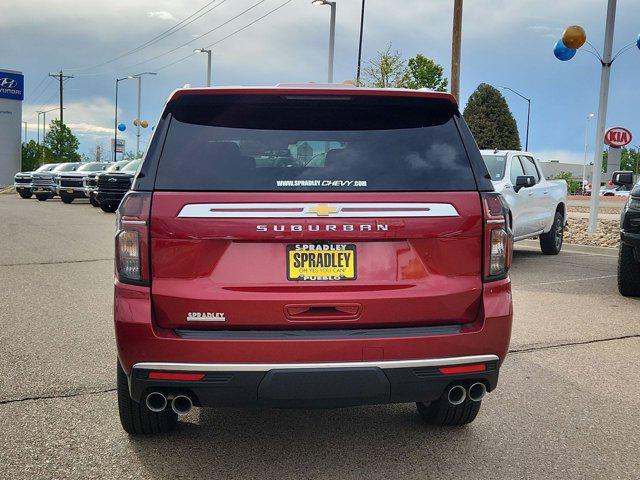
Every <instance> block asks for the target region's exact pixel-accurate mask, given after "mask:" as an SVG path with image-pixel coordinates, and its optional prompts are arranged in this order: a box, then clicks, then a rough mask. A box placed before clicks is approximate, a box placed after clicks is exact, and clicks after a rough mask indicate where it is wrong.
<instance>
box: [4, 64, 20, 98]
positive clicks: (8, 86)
mask: <svg viewBox="0 0 640 480" xmlns="http://www.w3.org/2000/svg"><path fill="white" fill-rule="evenodd" d="M0 98H8V99H10V100H23V99H24V77H23V76H22V75H21V74H19V73H12V72H3V71H1V70H0Z"/></svg>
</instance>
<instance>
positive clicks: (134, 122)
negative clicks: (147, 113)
mask: <svg viewBox="0 0 640 480" xmlns="http://www.w3.org/2000/svg"><path fill="white" fill-rule="evenodd" d="M133 126H134V127H137V126H138V120H137V119H136V120H134V121H133Z"/></svg>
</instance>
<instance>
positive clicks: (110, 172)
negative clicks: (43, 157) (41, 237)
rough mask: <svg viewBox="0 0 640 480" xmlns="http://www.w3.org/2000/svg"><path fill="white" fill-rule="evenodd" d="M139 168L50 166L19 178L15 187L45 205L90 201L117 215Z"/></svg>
mask: <svg viewBox="0 0 640 480" xmlns="http://www.w3.org/2000/svg"><path fill="white" fill-rule="evenodd" d="M139 166H140V160H123V161H120V162H115V163H113V162H88V163H80V162H65V163H50V164H46V165H42V166H40V167H38V169H37V170H35V171H33V172H20V173H18V174H16V175H15V177H14V187H15V189H16V191H17V192H18V194H19V195H20V196H21V197H22V198H31V197H32V196H33V195H35V197H36V198H37V199H38V200H39V201H41V202H44V201H47V200H49V199H51V198H53V197H55V196H59V197H60V199H61V200H62V202H64V203H71V202H73V201H74V200H75V199H76V198H87V197H89V200H90V202H91V205H93V206H94V207H100V208H102V209H103V210H104V211H105V212H115V210H116V209H117V208H118V205H119V203H120V200H122V197H124V195H125V193H127V191H128V190H129V188H130V187H131V183H132V181H133V177H134V176H135V173H136V171H137V169H138V167H139Z"/></svg>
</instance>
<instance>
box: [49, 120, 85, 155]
mask: <svg viewBox="0 0 640 480" xmlns="http://www.w3.org/2000/svg"><path fill="white" fill-rule="evenodd" d="M43 143H44V145H45V146H46V147H47V148H48V149H49V150H51V151H52V152H54V157H55V158H56V160H55V161H57V162H78V161H80V154H78V147H79V146H80V142H79V141H78V139H77V137H76V136H75V135H74V134H73V133H71V130H70V129H69V127H67V126H66V125H65V124H64V123H62V124H61V123H60V120H53V121H52V122H51V124H50V126H49V131H48V132H47V135H46V136H45V137H44V142H43Z"/></svg>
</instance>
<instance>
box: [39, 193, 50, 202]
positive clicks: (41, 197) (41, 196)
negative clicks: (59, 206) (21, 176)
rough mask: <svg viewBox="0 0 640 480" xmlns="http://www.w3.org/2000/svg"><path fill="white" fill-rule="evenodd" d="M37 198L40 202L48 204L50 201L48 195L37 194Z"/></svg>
mask: <svg viewBox="0 0 640 480" xmlns="http://www.w3.org/2000/svg"><path fill="white" fill-rule="evenodd" d="M36 198H37V199H38V201H39V202H46V201H47V200H49V198H50V197H49V195H46V194H42V193H36Z"/></svg>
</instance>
